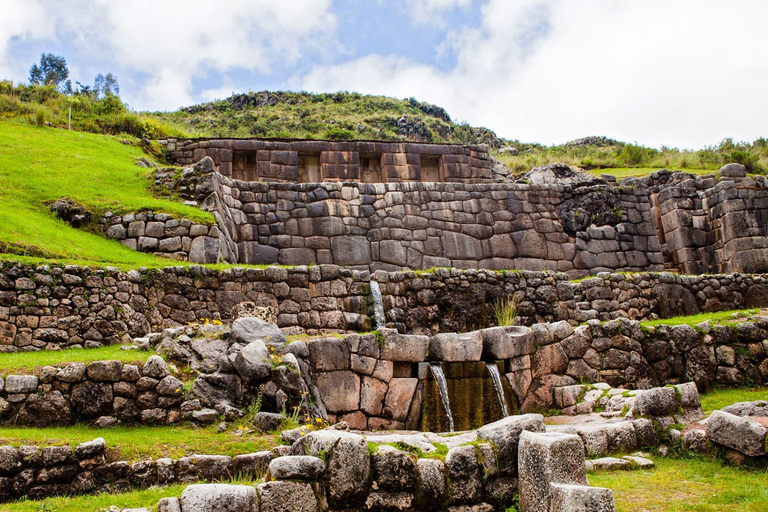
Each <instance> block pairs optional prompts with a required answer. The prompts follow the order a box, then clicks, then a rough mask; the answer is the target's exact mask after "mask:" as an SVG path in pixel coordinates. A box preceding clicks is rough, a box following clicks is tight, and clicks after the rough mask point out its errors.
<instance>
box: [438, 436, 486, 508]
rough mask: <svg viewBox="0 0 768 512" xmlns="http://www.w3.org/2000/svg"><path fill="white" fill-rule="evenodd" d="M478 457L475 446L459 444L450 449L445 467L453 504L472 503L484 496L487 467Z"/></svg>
mask: <svg viewBox="0 0 768 512" xmlns="http://www.w3.org/2000/svg"><path fill="white" fill-rule="evenodd" d="M478 459H479V457H478V454H477V450H476V447H475V446H458V447H456V448H451V449H450V450H448V455H447V456H446V457H445V467H446V469H447V470H448V492H449V494H450V496H451V503H452V504H454V505H461V504H470V503H474V502H477V501H479V500H480V499H481V498H482V496H483V478H484V476H485V468H484V467H483V465H482V464H481V463H480V461H479V460H478Z"/></svg>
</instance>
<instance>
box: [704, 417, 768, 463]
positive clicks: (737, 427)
mask: <svg viewBox="0 0 768 512" xmlns="http://www.w3.org/2000/svg"><path fill="white" fill-rule="evenodd" d="M766 433H768V430H766V428H765V427H764V426H763V425H761V424H760V423H758V422H757V421H755V420H753V419H752V418H748V417H745V418H741V417H739V416H735V415H733V414H730V413H727V412H723V411H715V412H713V413H712V415H711V416H710V417H709V420H708V421H707V436H708V437H709V440H710V441H713V442H715V443H718V444H721V445H723V446H727V447H728V448H733V449H734V450H738V451H740V452H741V453H743V454H744V455H748V456H750V457H760V456H762V455H765V436H766Z"/></svg>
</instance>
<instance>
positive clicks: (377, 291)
mask: <svg viewBox="0 0 768 512" xmlns="http://www.w3.org/2000/svg"><path fill="white" fill-rule="evenodd" d="M371 297H373V317H374V319H375V320H376V330H379V329H382V328H384V327H386V326H387V319H386V317H385V316H384V301H383V300H382V298H381V288H379V282H378V281H373V280H371Z"/></svg>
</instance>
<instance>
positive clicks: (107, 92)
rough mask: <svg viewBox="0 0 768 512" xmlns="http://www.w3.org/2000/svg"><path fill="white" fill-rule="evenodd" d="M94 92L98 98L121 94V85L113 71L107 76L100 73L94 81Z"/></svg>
mask: <svg viewBox="0 0 768 512" xmlns="http://www.w3.org/2000/svg"><path fill="white" fill-rule="evenodd" d="M93 92H94V93H95V94H96V97H97V98H98V97H102V98H106V97H107V96H119V95H120V85H119V84H118V83H117V76H115V75H113V74H112V73H107V74H106V76H105V75H102V74H101V73H99V74H98V75H96V79H95V80H94V81H93Z"/></svg>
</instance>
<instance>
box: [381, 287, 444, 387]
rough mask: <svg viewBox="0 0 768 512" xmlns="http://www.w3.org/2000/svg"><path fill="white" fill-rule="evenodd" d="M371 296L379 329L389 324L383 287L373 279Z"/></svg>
mask: <svg viewBox="0 0 768 512" xmlns="http://www.w3.org/2000/svg"><path fill="white" fill-rule="evenodd" d="M371 297H373V316H374V319H375V320H376V330H377V331H378V330H379V329H381V328H384V327H386V326H387V318H386V317H385V316H384V301H383V300H382V298H381V288H379V282H378V281H374V280H371ZM446 396H447V394H446Z"/></svg>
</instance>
